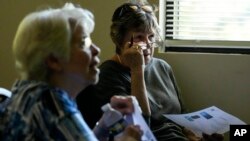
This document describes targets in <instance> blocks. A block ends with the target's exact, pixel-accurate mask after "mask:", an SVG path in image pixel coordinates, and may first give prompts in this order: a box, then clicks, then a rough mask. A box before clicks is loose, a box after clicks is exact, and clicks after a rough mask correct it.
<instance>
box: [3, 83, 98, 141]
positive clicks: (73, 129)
mask: <svg viewBox="0 0 250 141" xmlns="http://www.w3.org/2000/svg"><path fill="white" fill-rule="evenodd" d="M12 93H13V94H12V96H13V97H12V99H11V102H10V104H9V105H8V107H7V109H6V111H5V113H4V115H2V116H3V117H1V118H2V121H1V122H3V123H2V125H4V128H3V129H1V130H2V131H1V133H2V135H1V136H2V139H0V140H6V141H13V140H18V141H26V140H34V141H39V140H41V141H47V140H55V141H96V140H97V139H96V137H95V135H94V133H93V132H92V131H91V130H90V128H89V127H88V126H87V124H86V123H85V121H84V120H83V118H82V115H81V113H80V112H79V110H78V108H77V105H76V103H75V100H74V99H72V98H71V97H69V95H68V94H67V92H65V91H63V90H61V89H58V88H54V87H51V86H49V85H48V84H46V83H43V82H35V81H24V80H19V81H17V82H16V83H15V84H14V86H13V88H12Z"/></svg>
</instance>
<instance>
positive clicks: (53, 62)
mask: <svg viewBox="0 0 250 141" xmlns="http://www.w3.org/2000/svg"><path fill="white" fill-rule="evenodd" d="M45 63H46V64H47V66H48V68H49V69H51V70H53V71H61V70H62V69H63V68H62V64H61V61H60V60H59V59H58V58H57V57H55V56H54V55H50V56H49V57H47V58H46V60H45Z"/></svg>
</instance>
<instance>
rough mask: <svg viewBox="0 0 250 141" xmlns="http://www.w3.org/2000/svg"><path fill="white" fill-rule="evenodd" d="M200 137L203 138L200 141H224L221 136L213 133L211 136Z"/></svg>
mask: <svg viewBox="0 0 250 141" xmlns="http://www.w3.org/2000/svg"><path fill="white" fill-rule="evenodd" d="M202 136H203V138H202V141H223V140H224V136H223V134H218V133H213V134H212V135H208V134H205V133H203V134H202Z"/></svg>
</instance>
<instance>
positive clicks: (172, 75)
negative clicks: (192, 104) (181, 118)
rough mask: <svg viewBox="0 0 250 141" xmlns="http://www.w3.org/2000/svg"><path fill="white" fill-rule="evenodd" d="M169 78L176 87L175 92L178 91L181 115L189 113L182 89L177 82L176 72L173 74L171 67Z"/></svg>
mask: <svg viewBox="0 0 250 141" xmlns="http://www.w3.org/2000/svg"><path fill="white" fill-rule="evenodd" d="M169 76H170V78H171V80H172V82H173V84H174V87H175V90H176V93H177V96H178V99H179V102H180V105H181V113H185V112H186V111H187V109H186V108H185V106H184V102H183V98H182V96H181V93H180V89H179V87H178V84H177V81H176V79H175V76H174V72H173V70H172V68H171V66H169Z"/></svg>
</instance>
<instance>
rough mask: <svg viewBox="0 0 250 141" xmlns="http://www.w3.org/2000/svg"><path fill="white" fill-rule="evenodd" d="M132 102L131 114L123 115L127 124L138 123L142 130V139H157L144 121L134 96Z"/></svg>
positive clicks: (143, 140) (148, 140)
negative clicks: (132, 111)
mask: <svg viewBox="0 0 250 141" xmlns="http://www.w3.org/2000/svg"><path fill="white" fill-rule="evenodd" d="M133 104H134V113H133V114H132V115H128V116H126V117H125V119H126V121H127V122H128V123H129V124H134V125H139V126H140V128H141V130H142V131H143V135H142V139H141V140H142V141H157V140H156V138H155V136H154V134H153V133H152V131H151V130H150V128H149V127H148V125H147V123H146V121H145V120H144V118H143V117H142V114H141V113H142V111H141V108H140V106H139V104H138V101H137V100H136V98H135V97H133Z"/></svg>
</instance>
